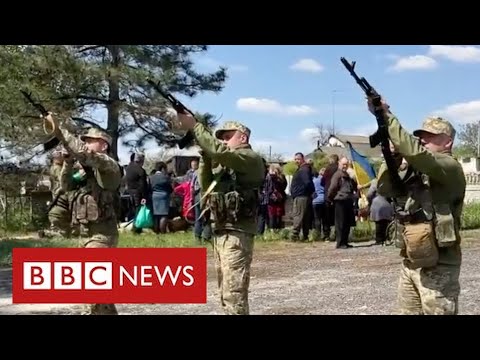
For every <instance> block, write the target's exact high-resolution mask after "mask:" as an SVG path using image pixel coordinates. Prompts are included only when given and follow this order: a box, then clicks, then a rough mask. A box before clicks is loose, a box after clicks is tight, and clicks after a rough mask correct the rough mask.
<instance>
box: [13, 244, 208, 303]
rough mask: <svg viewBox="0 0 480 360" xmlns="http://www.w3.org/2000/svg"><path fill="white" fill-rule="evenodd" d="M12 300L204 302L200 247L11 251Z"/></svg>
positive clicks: (204, 263)
mask: <svg viewBox="0 0 480 360" xmlns="http://www.w3.org/2000/svg"><path fill="white" fill-rule="evenodd" d="M12 287H13V296H12V297H13V303H16V304H20V303H29V304H35V303H52V304H54V303H70V304H82V303H87V304H88V303H124V304H128V303H130V304H143V303H150V304H153V303H157V304H160V303H163V304H166V303H170V304H173V303H176V304H180V303H181V304H194V303H195V304H198V303H202V304H204V303H206V301H207V250H206V249H205V248H188V249H173V248H153V249H145V248H142V249H132V248H117V249H93V248H92V249H90V248H88V249H82V248H75V249H50V248H35V249H24V248H20V249H13V286H12Z"/></svg>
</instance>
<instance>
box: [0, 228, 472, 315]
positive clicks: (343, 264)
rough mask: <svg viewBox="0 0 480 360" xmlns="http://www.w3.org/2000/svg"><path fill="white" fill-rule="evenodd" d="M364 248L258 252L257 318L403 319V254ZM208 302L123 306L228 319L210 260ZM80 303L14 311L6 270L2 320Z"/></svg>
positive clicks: (465, 309) (1, 284)
mask: <svg viewBox="0 0 480 360" xmlns="http://www.w3.org/2000/svg"><path fill="white" fill-rule="evenodd" d="M478 236H479V232H470V233H467V234H466V235H465V236H464V237H465V239H464V243H463V254H464V262H463V266H462V274H461V287H462V293H461V297H460V304H459V307H460V314H479V313H480V301H479V300H480V295H479V294H480V241H478V240H476V239H478ZM370 244H371V243H362V244H356V245H355V247H354V248H352V249H346V250H336V249H334V244H333V243H307V244H297V243H277V244H269V245H261V246H257V248H256V249H255V253H254V262H253V266H252V279H251V287H250V310H251V314H258V315H270V314H285V315H286V314H289V315H299V314H300V315H302V314H320V315H323V314H331V315H336V314H340V315H376V314H379V315H388V314H394V313H395V310H396V309H395V307H396V287H397V279H398V274H399V267H400V257H399V256H398V249H396V248H394V247H391V246H390V247H380V246H371V245H370ZM208 261H209V267H208V273H209V275H208V301H207V304H202V305H118V310H119V312H120V314H123V315H136V314H143V315H147V314H155V315H156V314H158V315H164V314H171V315H175V314H179V315H183V314H206V315H209V314H211V315H215V314H221V312H220V309H219V304H218V300H217V297H216V281H215V277H214V274H215V273H214V271H213V263H212V256H211V254H210V255H209V260H208ZM78 312H79V307H78V306H75V305H73V306H72V305H49V304H42V305H12V300H11V269H6V268H4V269H0V314H77V313H78Z"/></svg>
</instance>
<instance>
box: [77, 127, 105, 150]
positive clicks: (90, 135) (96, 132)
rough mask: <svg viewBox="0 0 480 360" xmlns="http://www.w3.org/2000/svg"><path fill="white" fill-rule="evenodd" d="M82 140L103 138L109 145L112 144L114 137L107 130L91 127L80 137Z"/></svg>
mask: <svg viewBox="0 0 480 360" xmlns="http://www.w3.org/2000/svg"><path fill="white" fill-rule="evenodd" d="M80 139H81V140H85V139H102V140H104V141H105V142H106V143H107V144H108V146H112V138H111V137H110V135H108V134H107V133H106V132H105V131H102V130H100V129H97V128H90V129H89V130H88V131H87V133H86V134H83V135H82V136H81V137H80Z"/></svg>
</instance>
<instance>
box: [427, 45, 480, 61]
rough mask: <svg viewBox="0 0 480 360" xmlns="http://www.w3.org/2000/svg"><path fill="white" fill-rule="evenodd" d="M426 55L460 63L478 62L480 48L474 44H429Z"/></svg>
mask: <svg viewBox="0 0 480 360" xmlns="http://www.w3.org/2000/svg"><path fill="white" fill-rule="evenodd" d="M428 55H429V56H436V57H441V58H445V59H448V60H451V61H455V62H461V63H475V62H480V48H479V47H475V46H461V45H430V47H429V51H428Z"/></svg>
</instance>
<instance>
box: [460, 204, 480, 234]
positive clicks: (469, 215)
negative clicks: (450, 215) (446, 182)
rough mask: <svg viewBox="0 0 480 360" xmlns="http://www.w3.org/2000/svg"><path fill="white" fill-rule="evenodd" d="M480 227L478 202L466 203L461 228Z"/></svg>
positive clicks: (479, 205) (479, 206)
mask: <svg viewBox="0 0 480 360" xmlns="http://www.w3.org/2000/svg"><path fill="white" fill-rule="evenodd" d="M472 229H480V202H475V203H468V204H466V205H465V206H464V208H463V213H462V230H472Z"/></svg>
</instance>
